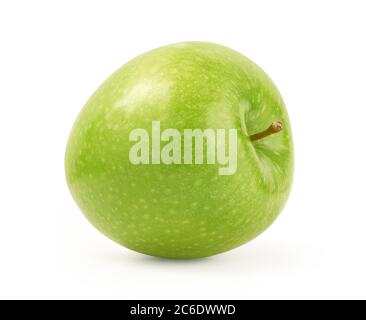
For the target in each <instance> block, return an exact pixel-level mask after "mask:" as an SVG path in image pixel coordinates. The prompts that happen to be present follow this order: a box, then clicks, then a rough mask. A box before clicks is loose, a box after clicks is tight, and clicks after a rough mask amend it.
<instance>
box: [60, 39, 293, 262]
mask: <svg viewBox="0 0 366 320" xmlns="http://www.w3.org/2000/svg"><path fill="white" fill-rule="evenodd" d="M293 162H294V160H293V144H292V136H291V129H290V123H289V119H288V115H287V111H286V108H285V105H284V102H283V100H282V98H281V95H280V93H279V92H278V90H277V88H276V87H275V85H274V84H273V82H272V81H271V80H270V78H269V77H268V76H267V75H266V74H265V73H264V72H263V71H262V70H261V69H260V68H259V67H258V66H257V65H256V64H254V63H253V62H251V61H250V60H249V59H247V58H246V57H244V56H243V55H241V54H239V53H238V52H236V51H233V50H231V49H229V48H226V47H223V46H221V45H217V44H212V43H205V42H187V43H178V44H173V45H169V46H166V47H162V48H159V49H155V50H153V51H150V52H148V53H145V54H143V55H141V56H139V57H137V58H135V59H133V60H132V61H130V62H129V63H127V64H126V65H124V66H122V67H121V68H120V69H119V70H117V71H116V72H115V73H114V74H113V75H112V76H111V77H110V78H109V79H107V80H106V81H105V82H104V83H103V84H102V85H101V87H100V88H99V89H98V90H97V91H96V92H95V93H94V94H93V96H92V97H91V98H90V99H89V101H88V102H87V104H86V105H85V107H84V108H83V109H82V111H81V113H80V115H79V116H78V118H77V120H76V123H75V125H74V127H73V129H72V132H71V135H70V138H69V142H68V145H67V150H66V158H65V168H66V177H67V182H68V185H69V188H70V190H71V193H72V195H73V197H74V199H75V201H76V203H77V204H78V206H79V207H80V209H81V211H82V212H83V213H84V215H85V216H86V217H87V219H88V220H89V221H90V222H91V223H92V224H93V225H94V226H95V227H96V228H97V229H98V230H100V231H101V232H102V233H103V234H105V235H106V236H107V237H109V238H110V239H112V240H114V241H116V242H117V243H119V244H121V245H123V246H125V247H127V248H130V249H132V250H135V251H138V252H141V253H144V254H148V255H152V256H159V257H166V258H176V259H188V258H199V257H206V256H211V255H214V254H218V253H221V252H225V251H227V250H230V249H233V248H235V247H238V246H240V245H242V244H244V243H246V242H248V241H250V240H252V239H253V238H255V237H256V236H257V235H259V234H260V233H261V232H263V231H264V230H265V229H266V228H267V227H269V226H270V225H271V224H272V222H273V221H274V220H275V219H276V217H277V216H278V215H279V213H280V211H281V209H282V208H283V207H284V205H285V203H286V201H287V198H288V195H289V192H290V189H291V184H292V178H293Z"/></svg>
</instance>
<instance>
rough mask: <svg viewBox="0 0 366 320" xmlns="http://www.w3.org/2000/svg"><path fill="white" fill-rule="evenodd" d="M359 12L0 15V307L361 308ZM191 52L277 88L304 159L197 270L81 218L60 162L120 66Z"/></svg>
mask: <svg viewBox="0 0 366 320" xmlns="http://www.w3.org/2000/svg"><path fill="white" fill-rule="evenodd" d="M365 17H366V4H365V1H349V0H347V1H334V0H332V1H309V0H307V1H291V0H289V1H258V0H255V1H233V0H225V1H214V0H209V1H191V0H185V1H171V0H167V1H161V0H154V1H151V0H146V1H138V0H137V1H136V0H134V1H107V0H102V1H91V0H87V1H65V0H63V1H48V0H47V1H38V0H34V1H17V0H11V1H10V0H8V1H6V0H4V1H1V2H0V298H112V299H115V298H116V299H148V298H157V299H160V298H162V299H164V298H172V299H175V298H176V299H178V298H191V299H196V298H201V299H203V298H205V299H211V298H217V299H229V298H230V299H256V298H260V299H261V298H263V299H267V298H279V299H282V298H290V299H291V298H293V299H297V298H315V299H317V298H366V289H365V288H366V273H365V270H366V250H365V245H366V205H365V199H366V194H365V189H366V171H365V165H366V151H365V148H366V103H365V94H366V78H365V74H366V18H365ZM185 40H204V41H211V42H217V43H221V44H224V45H227V46H229V47H232V48H234V49H236V50H238V51H240V52H242V53H243V54H245V55H246V56H248V57H249V58H251V59H252V60H254V61H255V62H256V63H258V64H259V65H260V66H261V67H262V68H263V69H264V70H266V72H267V73H268V74H269V75H270V76H271V77H272V79H273V80H274V81H275V83H276V84H277V86H278V87H279V89H280V91H281V92H282V95H283V97H284V99H285V101H286V104H287V107H288V110H289V113H290V117H291V120H292V125H293V131H294V139H295V147H296V176H295V183H294V187H293V192H292V194H291V198H290V200H289V202H288V205H287V206H286V208H285V210H284V211H283V213H282V215H281V217H280V218H279V219H278V220H277V221H276V223H275V224H274V225H273V226H272V227H271V228H270V229H269V230H268V231H267V232H266V233H264V234H263V235H262V236H260V237H259V238H257V239H256V240H255V241H253V242H251V243H250V244H248V245H245V246H243V247H241V248H239V249H236V250H234V251H231V252H229V253H226V254H222V255H219V256H216V257H212V258H208V259H202V260H195V261H170V260H162V259H157V258H151V257H147V256H143V255H140V254H136V253H133V252H131V251H129V250H127V249H124V248H122V247H120V246H118V245H116V244H114V243H112V242H111V241H109V240H108V239H106V238H105V237H104V236H102V235H101V234H99V233H98V232H97V231H96V230H95V229H94V228H93V227H92V226H90V225H89V223H88V222H87V221H86V220H85V218H84V217H83V216H82V214H81V213H80V212H79V210H78V208H77V206H76V205H75V203H74V202H73V200H72V198H71V196H70V194H69V191H68V189H67V186H66V183H65V179H64V171H63V158H64V150H65V145H66V141H67V138H68V134H69V132H70V129H71V126H72V124H73V122H74V120H75V118H76V116H77V114H78V112H79V111H80V109H81V107H82V106H83V104H84V103H85V101H86V100H87V99H88V97H89V96H90V95H91V94H92V93H93V91H94V90H95V89H96V88H97V87H98V86H99V85H100V83H101V82H102V81H103V80H104V79H105V78H106V77H107V76H109V75H110V74H111V73H112V72H113V71H115V70H116V69H117V68H118V67H119V66H120V65H122V64H123V63H125V62H127V61H128V60H130V59H132V58H133V57H134V56H136V55H138V54H140V53H143V52H145V51H147V50H150V49H152V48H155V47H158V46H162V45H165V44H169V43H174V42H179V41H185Z"/></svg>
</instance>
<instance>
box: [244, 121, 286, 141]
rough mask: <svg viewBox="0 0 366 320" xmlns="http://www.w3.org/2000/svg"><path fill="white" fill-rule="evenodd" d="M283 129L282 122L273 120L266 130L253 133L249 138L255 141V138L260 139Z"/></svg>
mask: <svg viewBox="0 0 366 320" xmlns="http://www.w3.org/2000/svg"><path fill="white" fill-rule="evenodd" d="M282 129H283V124H282V122H280V121H275V122H273V123H272V124H271V125H270V126H269V127H268V128H267V129H266V130H264V131H262V132H259V133H256V134H253V135H251V136H250V137H249V138H250V140H252V141H253V142H254V141H257V140H261V139H263V138H265V137H268V136H270V135H272V134H274V133H277V132H280V131H282Z"/></svg>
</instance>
